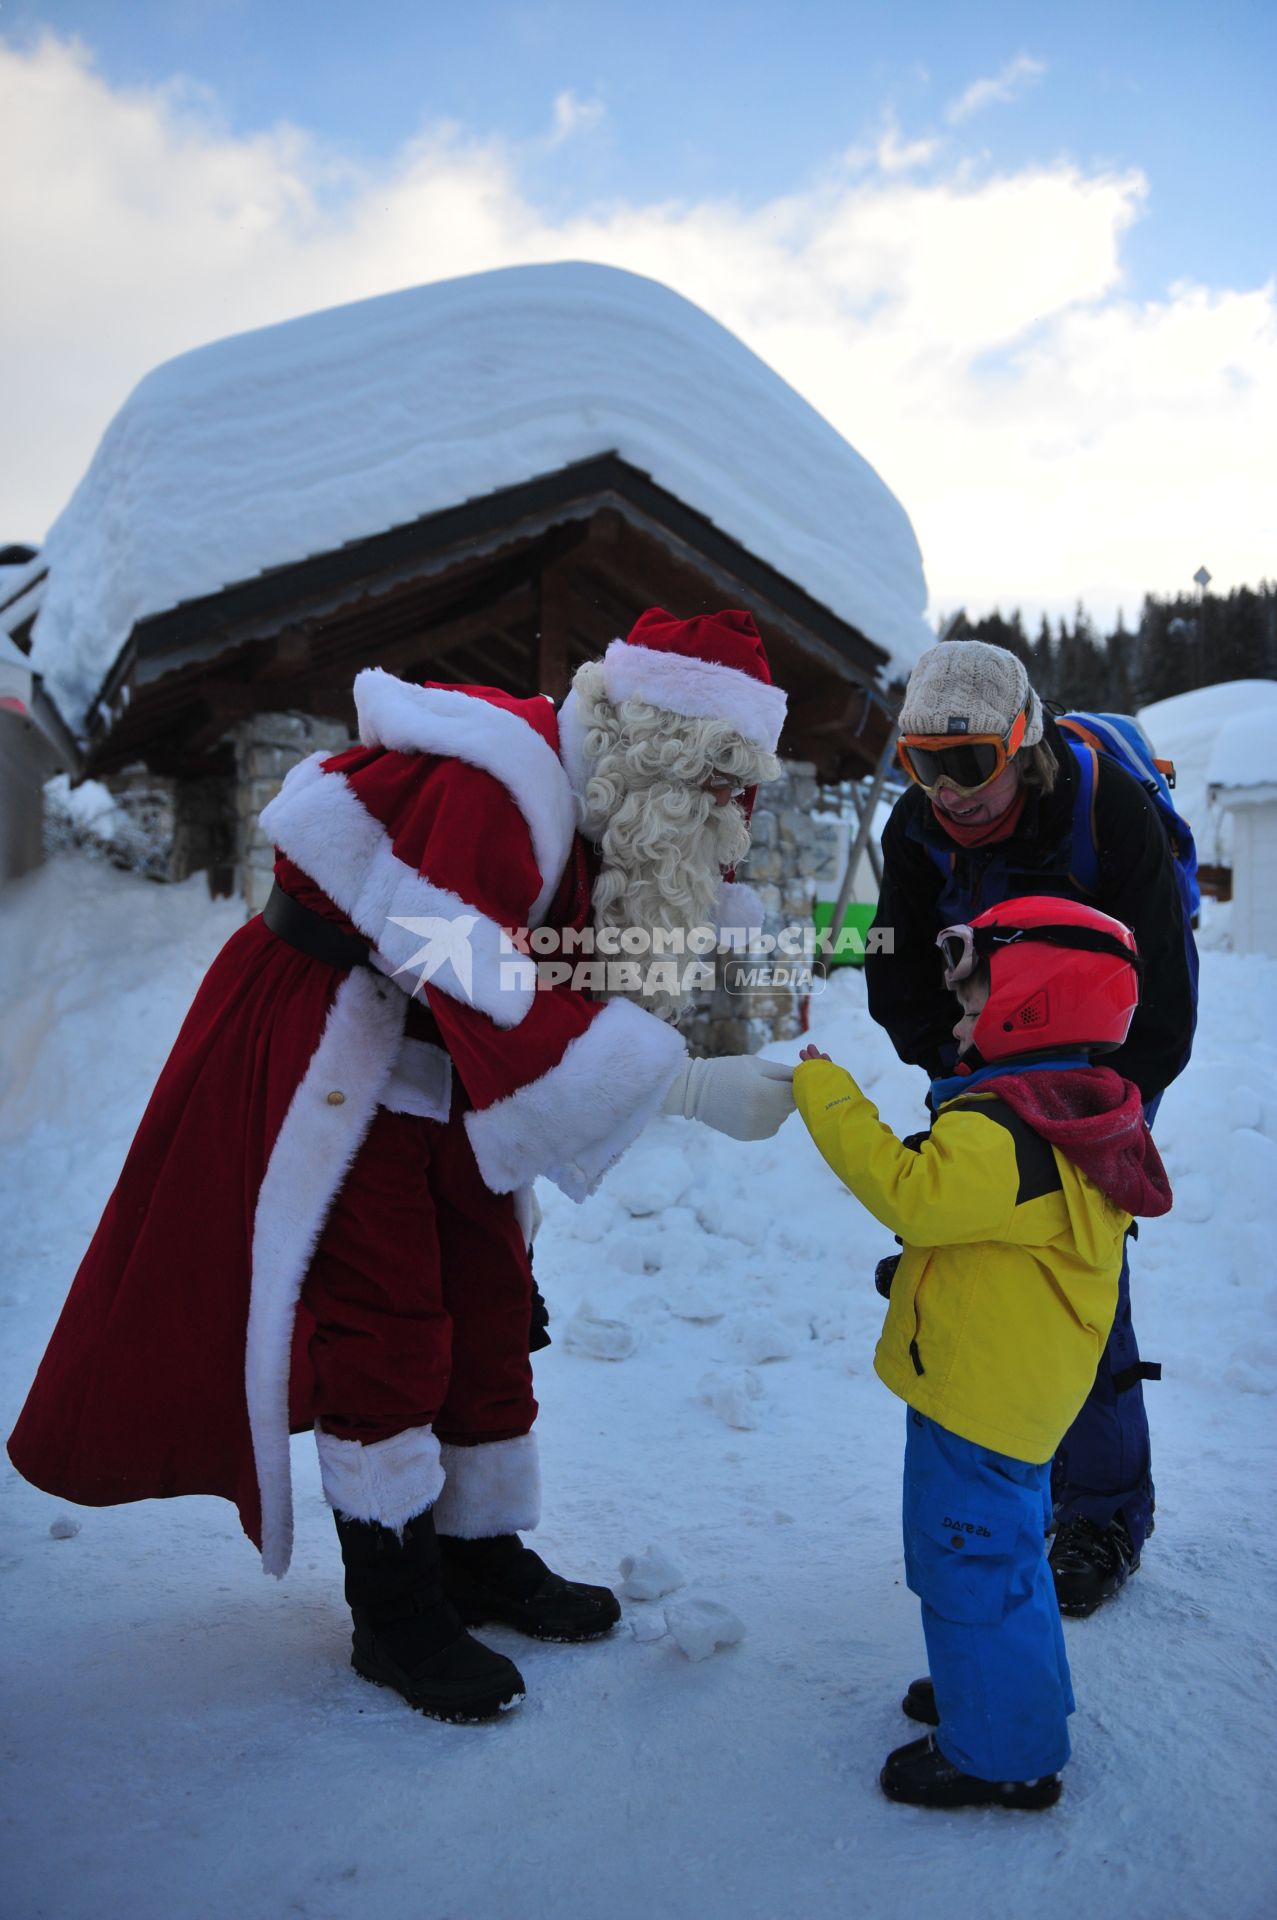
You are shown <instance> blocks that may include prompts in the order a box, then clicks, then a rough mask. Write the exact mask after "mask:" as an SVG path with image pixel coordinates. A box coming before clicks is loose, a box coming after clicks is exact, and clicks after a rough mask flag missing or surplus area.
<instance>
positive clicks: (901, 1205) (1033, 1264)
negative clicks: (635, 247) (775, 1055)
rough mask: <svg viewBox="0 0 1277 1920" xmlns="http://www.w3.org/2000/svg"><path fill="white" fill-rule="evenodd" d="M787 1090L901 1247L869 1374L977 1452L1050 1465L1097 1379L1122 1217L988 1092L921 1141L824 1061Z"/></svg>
mask: <svg viewBox="0 0 1277 1920" xmlns="http://www.w3.org/2000/svg"><path fill="white" fill-rule="evenodd" d="M794 1096H795V1099H796V1100H797V1103H798V1111H799V1112H800V1113H801V1114H802V1117H803V1119H804V1121H805V1122H806V1124H807V1128H808V1130H809V1132H810V1133H811V1136H812V1139H813V1140H814V1141H815V1143H816V1145H817V1147H819V1149H820V1151H821V1153H822V1155H823V1156H824V1158H825V1160H826V1161H827V1162H828V1164H829V1166H830V1167H832V1169H833V1171H834V1172H835V1173H836V1174H837V1175H838V1177H839V1179H840V1180H842V1181H844V1182H845V1184H846V1185H847V1186H848V1187H850V1188H851V1191H852V1192H853V1193H854V1194H855V1196H856V1198H857V1199H858V1200H859V1201H860V1202H861V1204H862V1206H865V1207H867V1208H868V1210H869V1212H870V1213H872V1214H873V1216H874V1218H875V1220H880V1221H881V1222H882V1224H883V1226H885V1227H888V1228H890V1230H891V1231H892V1232H893V1233H896V1234H898V1235H899V1237H900V1239H901V1241H902V1243H903V1248H904V1251H903V1253H902V1255H901V1259H900V1265H899V1267H898V1268H897V1269H896V1274H895V1278H894V1280H893V1281H892V1286H891V1298H890V1302H889V1304H888V1308H887V1318H886V1322H885V1324H884V1326H883V1330H882V1337H881V1339H880V1340H879V1342H878V1348H877V1352H876V1353H875V1355H874V1367H875V1369H876V1371H877V1373H878V1376H879V1378H880V1379H881V1380H882V1381H883V1382H884V1383H885V1384H886V1385H887V1386H888V1387H890V1388H891V1390H892V1392H893V1393H897V1394H899V1395H900V1397H901V1399H902V1400H907V1401H908V1403H909V1405H910V1406H912V1407H916V1408H917V1409H918V1411H919V1412H920V1413H925V1414H927V1415H929V1416H930V1418H931V1419H933V1420H936V1421H938V1422H939V1423H940V1425H941V1426H943V1427H947V1428H948V1429H949V1431H950V1432H951V1433H956V1434H960V1435H961V1436H962V1438H963V1439H965V1440H971V1441H973V1442H974V1443H975V1444H976V1445H977V1446H982V1447H990V1448H992V1449H993V1450H994V1451H995V1452H997V1453H1005V1454H1009V1455H1010V1456H1011V1457H1012V1458H1013V1459H1016V1460H1027V1461H1031V1462H1034V1463H1040V1462H1043V1461H1046V1460H1049V1459H1050V1458H1051V1457H1052V1455H1053V1454H1054V1453H1055V1450H1056V1447H1057V1446H1058V1445H1059V1442H1060V1440H1061V1439H1062V1437H1063V1435H1064V1434H1065V1432H1066V1431H1067V1429H1068V1427H1069V1426H1070V1424H1071V1423H1072V1421H1073V1418H1074V1416H1075V1415H1076V1413H1077V1412H1078V1409H1079V1408H1080V1407H1081V1405H1082V1402H1083V1401H1084V1400H1085V1398H1086V1396H1087V1394H1088V1393H1089V1392H1090V1389H1091V1383H1092V1381H1093V1380H1094V1378H1095V1371H1096V1368H1097V1366H1098V1364H1099V1359H1100V1355H1101V1353H1102V1352H1103V1350H1104V1343H1105V1341H1106V1340H1107V1338H1108V1333H1109V1328H1110V1326H1111V1325H1112V1322H1113V1314H1114V1312H1115V1310H1116V1307H1117V1280H1118V1273H1119V1271H1120V1269H1121V1264H1122V1241H1123V1236H1124V1234H1125V1232H1126V1229H1127V1227H1128V1226H1129V1225H1130V1223H1131V1215H1130V1214H1129V1213H1125V1212H1123V1210H1122V1209H1121V1208H1120V1207H1118V1206H1116V1205H1115V1204H1114V1203H1113V1202H1112V1201H1111V1200H1109V1199H1108V1198H1107V1196H1106V1195H1105V1194H1104V1193H1102V1192H1101V1191H1100V1189H1099V1187H1097V1186H1096V1185H1095V1183H1094V1181H1092V1180H1091V1179H1089V1178H1088V1176H1087V1175H1086V1174H1084V1173H1083V1172H1081V1170H1080V1169H1079V1168H1078V1167H1076V1166H1075V1165H1074V1164H1073V1162H1072V1161H1071V1160H1069V1159H1068V1158H1067V1157H1066V1156H1065V1155H1064V1154H1062V1153H1059V1152H1057V1151H1056V1149H1055V1148H1053V1147H1052V1146H1050V1145H1049V1143H1048V1142H1047V1141H1046V1140H1044V1139H1043V1138H1042V1136H1041V1135H1040V1134H1038V1133H1035V1132H1034V1130H1033V1128H1032V1127H1030V1126H1029V1125H1028V1124H1027V1122H1025V1121H1024V1120H1022V1119H1021V1118H1020V1117H1019V1116H1018V1115H1017V1114H1016V1113H1014V1112H1013V1111H1012V1109H1011V1108H1010V1107H1009V1106H1007V1105H1006V1104H1005V1102H1003V1101H1001V1100H999V1099H998V1098H997V1096H996V1095H995V1094H994V1093H992V1092H989V1091H985V1090H983V1089H981V1090H977V1091H973V1092H972V1093H970V1094H965V1095H960V1096H959V1097H957V1098H956V1099H952V1100H949V1101H947V1102H946V1103H945V1105H944V1106H942V1107H941V1109H940V1111H939V1113H938V1115H937V1116H936V1120H935V1123H934V1125H933V1126H932V1129H931V1132H930V1133H929V1134H927V1135H926V1136H925V1137H923V1138H922V1139H921V1141H920V1144H919V1145H918V1146H917V1147H916V1148H915V1147H913V1146H907V1145H905V1144H904V1143H903V1142H901V1141H900V1140H898V1139H897V1138H896V1136H895V1134H894V1133H892V1131H891V1129H890V1128H889V1127H887V1126H885V1125H884V1124H883V1123H882V1121H881V1120H880V1119H879V1118H878V1109H877V1108H876V1107H875V1106H874V1104H873V1102H872V1101H871V1100H869V1099H868V1098H867V1097H866V1096H865V1094H863V1093H862V1092H861V1090H860V1088H859V1087H858V1086H857V1085H856V1082H855V1081H854V1080H853V1078H852V1076H851V1075H850V1074H849V1073H848V1072H847V1071H846V1069H845V1068H843V1067H839V1066H835V1065H834V1064H833V1063H832V1062H831V1061H826V1060H810V1061H805V1062H803V1063H802V1064H801V1065H800V1066H799V1067H798V1069H797V1071H796V1073H795V1075H794Z"/></svg>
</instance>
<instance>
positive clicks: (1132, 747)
mask: <svg viewBox="0 0 1277 1920" xmlns="http://www.w3.org/2000/svg"><path fill="white" fill-rule="evenodd" d="M1055 724H1056V726H1057V727H1058V728H1059V730H1060V732H1061V733H1062V734H1064V735H1065V736H1066V738H1067V739H1068V744H1069V747H1070V748H1071V750H1072V753H1073V757H1074V759H1075V760H1076V761H1077V767H1078V776H1079V778H1078V793H1077V800H1076V802H1075V804H1074V808H1073V859H1072V863H1071V869H1072V873H1073V878H1074V879H1075V880H1076V881H1077V883H1078V885H1079V886H1080V887H1083V888H1084V889H1085V890H1086V892H1087V893H1095V892H1096V891H1097V890H1098V888H1099V884H1100V856H1099V850H1098V848H1097V847H1096V844H1095V788H1096V781H1097V778H1098V774H1099V762H1098V760H1097V758H1096V756H1097V754H1101V753H1106V754H1108V756H1109V758H1110V759H1111V760H1116V761H1117V763H1118V765H1119V766H1120V767H1125V768H1126V771H1127V772H1128V773H1129V774H1131V775H1132V776H1133V777H1134V778H1135V779H1136V780H1138V781H1139V783H1140V785H1141V786H1142V787H1143V789H1144V791H1145V793H1146V794H1147V795H1148V797H1149V799H1150V800H1151V801H1152V802H1153V805H1154V806H1155V807H1156V808H1157V811H1158V815H1159V817H1160V819H1161V822H1162V825H1163V827H1165V829H1166V837H1167V839H1168V840H1169V842H1170V848H1171V854H1172V856H1173V858H1174V861H1175V879H1176V882H1177V884H1178V886H1179V897H1180V900H1181V902H1182V904H1183V908H1184V924H1185V927H1186V928H1187V926H1188V924H1189V923H1190V921H1192V920H1193V918H1194V917H1195V915H1196V914H1197V911H1198V909H1199V907H1200V906H1201V904H1202V894H1201V888H1200V887H1199V886H1198V884H1197V848H1196V847H1195V845H1194V844H1193V830H1192V828H1191V827H1190V826H1189V824H1188V822H1187V820H1185V819H1184V818H1183V816H1182V815H1180V814H1178V813H1176V811H1175V806H1174V803H1173V802H1172V800H1171V781H1172V780H1173V779H1174V778H1175V769H1174V767H1173V766H1172V765H1171V764H1170V762H1169V761H1168V760H1158V759H1156V758H1155V757H1154V754H1153V749H1152V747H1151V746H1150V745H1149V742H1148V739H1147V737H1146V736H1145V733H1144V730H1143V728H1142V727H1141V726H1140V724H1139V722H1138V720H1132V719H1131V718H1130V717H1129V716H1128V715H1126V714H1124V713H1082V712H1075V713H1061V714H1057V715H1056V721H1055ZM1168 776H1169V778H1168Z"/></svg>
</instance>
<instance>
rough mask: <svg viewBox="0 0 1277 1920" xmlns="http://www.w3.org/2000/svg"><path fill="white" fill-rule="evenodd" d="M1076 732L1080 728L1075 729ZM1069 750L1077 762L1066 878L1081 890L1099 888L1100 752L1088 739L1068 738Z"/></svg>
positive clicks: (1094, 890) (1095, 891)
mask: <svg viewBox="0 0 1277 1920" xmlns="http://www.w3.org/2000/svg"><path fill="white" fill-rule="evenodd" d="M1077 730H1078V731H1079V732H1081V731H1082V729H1081V728H1079V729H1077ZM1068 747H1069V751H1070V753H1071V754H1072V755H1073V758H1074V760H1075V761H1076V763H1077V772H1078V782H1077V792H1076V793H1075V794H1074V796H1073V847H1072V852H1071V854H1070V858H1069V877H1070V878H1071V879H1072V880H1075V881H1076V882H1077V884H1078V886H1079V887H1081V889H1082V891H1083V893H1098V892H1099V890H1100V854H1099V841H1098V839H1097V837H1096V831H1095V796H1096V792H1097V790H1098V788H1099V783H1100V778H1099V776H1100V760H1099V754H1098V752H1097V750H1096V748H1095V747H1094V746H1092V745H1091V744H1090V743H1089V742H1085V743H1084V742H1083V741H1081V740H1070V741H1069V742H1068Z"/></svg>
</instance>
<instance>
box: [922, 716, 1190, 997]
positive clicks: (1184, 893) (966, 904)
mask: <svg viewBox="0 0 1277 1920" xmlns="http://www.w3.org/2000/svg"><path fill="white" fill-rule="evenodd" d="M1055 724H1056V726H1057V727H1058V728H1059V730H1060V732H1061V733H1062V734H1063V735H1064V736H1065V739H1066V741H1067V743H1068V746H1069V749H1070V751H1071V752H1072V754H1073V757H1074V760H1075V761H1076V763H1077V770H1078V785H1077V793H1076V794H1075V796H1074V800H1073V844H1072V850H1071V852H1070V855H1069V874H1070V877H1071V878H1072V879H1073V880H1074V881H1075V883H1076V884H1077V885H1078V886H1079V887H1080V888H1081V889H1082V891H1083V893H1092V894H1094V893H1098V892H1099V888H1100V855H1099V848H1098V846H1097V845H1096V838H1095V793H1096V788H1097V786H1098V784H1099V756H1100V754H1102V753H1105V754H1107V755H1108V756H1109V758H1110V759H1111V760H1116V761H1117V763H1118V765H1119V766H1122V767H1125V769H1126V771H1127V772H1128V773H1129V774H1130V775H1131V776H1132V777H1133V778H1134V779H1136V780H1138V781H1139V783H1140V785H1141V786H1142V787H1143V789H1144V791H1145V793H1147V795H1148V797H1149V799H1150V800H1151V801H1152V802H1153V805H1154V807H1155V808H1156V809H1157V814H1158V818H1159V819H1160V820H1161V822H1162V825H1163V827H1164V828H1165V830H1166V837H1167V840H1168V842H1169V844H1170V849H1171V854H1172V856H1173V862H1174V868H1175V881H1176V885H1177V886H1178V888H1179V897H1180V902H1181V904H1182V906H1183V909H1184V951H1185V957H1186V959H1187V961H1188V971H1189V977H1190V979H1191V981H1192V989H1193V1023H1194V1026H1196V1022H1197V974H1198V959H1197V943H1196V941H1195V940H1194V939H1193V924H1192V923H1193V919H1194V917H1195V915H1196V913H1197V911H1198V908H1199V907H1200V906H1201V903H1202V896H1201V888H1200V887H1199V886H1198V882H1197V848H1196V846H1195V845H1194V844H1193V833H1192V829H1191V827H1190V826H1189V824H1188V822H1187V821H1186V820H1185V819H1183V818H1182V817H1181V815H1180V814H1178V813H1177V812H1176V811H1175V808H1174V806H1173V805H1172V803H1171V780H1172V779H1174V777H1175V769H1174V767H1172V766H1171V764H1170V762H1169V761H1165V760H1158V759H1157V758H1156V757H1155V756H1154V753H1153V749H1152V747H1151V746H1150V745H1149V742H1148V740H1147V738H1146V737H1145V734H1144V731H1143V728H1142V727H1141V726H1140V724H1139V722H1138V721H1137V720H1132V719H1131V718H1130V717H1129V716H1128V715H1127V714H1124V713H1084V712H1081V711H1078V712H1073V713H1061V714H1057V715H1056V718H1055ZM1168 775H1169V776H1170V778H1168V777H1167V776H1168ZM927 852H928V854H929V855H930V857H931V859H932V860H933V861H934V862H935V864H936V866H938V867H939V869H940V871H941V873H942V874H943V875H944V876H945V878H946V881H947V885H946V886H945V887H944V889H943V890H942V892H941V894H940V897H939V899H938V900H937V902H936V907H937V911H938V912H939V914H940V915H941V924H943V921H944V917H945V916H948V917H949V918H950V919H953V920H958V919H961V918H963V917H965V916H966V915H967V914H969V913H970V912H971V911H972V908H973V904H974V903H973V902H971V901H970V900H968V899H966V898H964V897H963V893H962V890H961V889H960V888H959V887H958V886H957V884H956V880H957V874H956V866H957V862H956V855H955V854H954V853H953V852H950V851H946V850H944V849H942V848H940V847H938V846H936V845H935V844H934V843H933V842H928V843H927ZM993 870H994V871H996V870H997V869H996V862H995V863H994V869H993ZM1010 880H1011V876H1010V875H1008V874H1005V873H1003V874H1002V876H1001V882H1000V884H1001V885H1002V887H1003V888H1004V889H1005V887H1006V885H1007V883H1008V882H1009V881H1010ZM1013 890H1014V888H1013V887H1012V891H1013ZM999 898H1001V899H1005V898H1007V893H1006V891H1002V892H1000V893H998V892H995V893H993V894H991V895H988V896H987V897H986V899H985V902H984V904H985V905H992V904H993V901H994V899H999Z"/></svg>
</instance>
